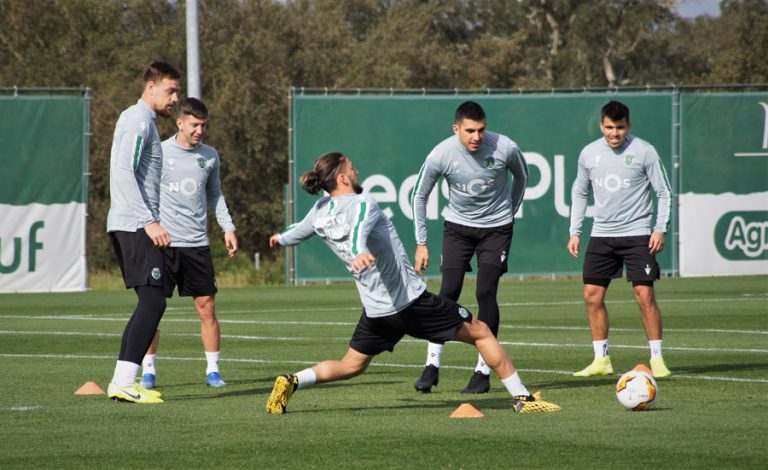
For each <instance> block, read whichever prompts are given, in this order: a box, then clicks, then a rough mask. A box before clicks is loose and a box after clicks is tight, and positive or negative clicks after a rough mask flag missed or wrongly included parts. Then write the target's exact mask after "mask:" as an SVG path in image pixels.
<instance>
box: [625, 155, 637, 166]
mask: <svg viewBox="0 0 768 470" xmlns="http://www.w3.org/2000/svg"><path fill="white" fill-rule="evenodd" d="M634 161H635V156H634V155H632V154H627V155H624V164H625V165H627V166H629V165H631V164H632V162H634Z"/></svg>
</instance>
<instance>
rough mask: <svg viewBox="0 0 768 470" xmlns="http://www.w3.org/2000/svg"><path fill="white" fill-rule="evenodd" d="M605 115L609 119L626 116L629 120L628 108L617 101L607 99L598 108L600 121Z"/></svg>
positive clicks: (619, 118) (616, 119)
mask: <svg viewBox="0 0 768 470" xmlns="http://www.w3.org/2000/svg"><path fill="white" fill-rule="evenodd" d="M606 117H607V118H608V119H610V120H611V121H621V120H622V119H625V118H626V119H627V122H629V108H627V106H626V105H625V104H624V103H621V102H619V101H609V102H608V103H606V104H605V106H603V108H602V109H601V110H600V121H602V120H603V118H606Z"/></svg>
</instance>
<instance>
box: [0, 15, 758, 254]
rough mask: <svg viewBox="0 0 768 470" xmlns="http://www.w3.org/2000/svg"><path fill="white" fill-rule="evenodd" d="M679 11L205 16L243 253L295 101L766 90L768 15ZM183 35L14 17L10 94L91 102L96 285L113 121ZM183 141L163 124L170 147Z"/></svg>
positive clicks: (135, 25) (271, 224)
mask: <svg viewBox="0 0 768 470" xmlns="http://www.w3.org/2000/svg"><path fill="white" fill-rule="evenodd" d="M674 6H675V1H674V0H595V1H590V2H582V1H578V0H286V1H269V0H201V2H200V11H199V18H200V28H199V31H200V46H201V59H200V62H201V65H202V94H203V99H204V100H205V101H206V103H207V104H208V105H209V108H210V110H211V125H210V130H209V134H208V137H207V142H208V143H209V144H211V145H213V146H214V147H216V148H217V149H218V150H219V152H220V154H221V156H222V162H223V167H222V179H223V187H224V191H225V194H226V196H227V202H228V204H229V206H230V209H231V210H232V212H233V216H234V219H235V223H236V225H237V226H238V232H239V237H240V241H241V244H242V246H243V249H244V250H245V251H246V252H253V251H263V252H266V251H267V250H266V240H267V235H268V234H270V233H272V232H273V231H275V230H277V229H279V228H280V227H281V226H282V224H283V205H282V204H283V186H284V184H285V183H286V181H287V149H288V100H287V97H288V93H289V87H290V86H291V85H294V86H307V87H329V88H333V87H338V88H389V87H393V88H428V89H453V88H481V87H489V88H496V89H517V88H529V89H530V88H557V87H569V88H570V87H577V88H580V87H609V86H623V85H646V84H671V83H677V84H707V83H710V84H711V83H765V82H766V81H768V61H766V60H765V58H766V57H768V2H766V1H765V0H724V1H722V2H721V11H722V14H721V16H720V17H717V18H710V17H700V18H696V19H683V18H680V17H678V16H677V15H676V14H675V12H674ZM185 19H186V16H185V6H184V3H183V2H179V1H171V0H169V1H157V0H124V1H117V0H36V1H34V2H29V1H25V0H3V1H2V2H0V86H14V85H16V86H19V87H40V86H44V87H59V86H81V85H85V86H88V87H90V88H92V89H93V102H92V106H91V131H92V133H93V136H92V139H91V148H90V169H91V173H92V177H91V180H90V191H89V218H90V224H89V231H88V256H89V261H90V264H91V266H92V267H95V268H97V269H103V268H107V267H110V266H112V265H113V261H112V254H111V251H110V248H109V245H108V241H107V237H106V235H105V233H104V227H105V220H106V213H107V209H108V207H109V186H108V185H109V168H108V166H109V150H110V146H111V139H112V132H113V128H114V124H115V121H116V120H117V117H118V115H119V113H120V112H121V111H122V110H123V109H125V108H126V107H127V106H129V105H130V104H132V103H133V102H135V101H136V99H137V98H138V96H139V92H140V90H139V87H140V80H139V78H140V74H141V72H142V70H143V68H144V66H145V65H146V64H147V63H148V62H149V61H151V60H153V59H161V60H166V61H168V62H170V63H172V64H174V65H176V66H177V68H179V70H180V71H181V72H182V74H185V62H186V52H185ZM3 119H7V117H5V118H3ZM0 125H1V124H0ZM174 127H175V126H174V125H173V123H172V122H171V120H167V119H166V120H161V125H160V130H161V134H162V135H163V136H164V137H167V136H170V135H172V133H173V132H174ZM214 225H215V224H214ZM214 230H215V227H214ZM215 233H216V235H214V237H216V238H218V233H217V232H215Z"/></svg>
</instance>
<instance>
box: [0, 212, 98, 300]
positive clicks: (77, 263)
mask: <svg viewBox="0 0 768 470" xmlns="http://www.w3.org/2000/svg"><path fill="white" fill-rule="evenodd" d="M85 210H86V208H85V204H80V203H74V202H73V203H69V204H50V205H48V204H29V205H26V206H11V205H7V204H0V219H1V220H2V223H0V292H66V291H81V290H85V289H86V281H87V279H86V272H87V270H86V257H85Z"/></svg>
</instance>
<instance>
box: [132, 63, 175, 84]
mask: <svg viewBox="0 0 768 470" xmlns="http://www.w3.org/2000/svg"><path fill="white" fill-rule="evenodd" d="M164 78H170V79H171V80H180V79H181V74H180V73H179V71H178V70H176V69H175V68H173V66H172V65H171V64H169V63H167V62H161V61H159V60H155V61H152V62H151V63H150V64H149V65H147V68H146V69H144V76H143V77H142V80H141V87H142V88H144V87H146V86H147V83H149V82H159V81H161V80H162V79H164Z"/></svg>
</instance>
